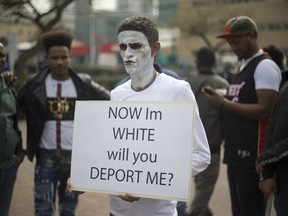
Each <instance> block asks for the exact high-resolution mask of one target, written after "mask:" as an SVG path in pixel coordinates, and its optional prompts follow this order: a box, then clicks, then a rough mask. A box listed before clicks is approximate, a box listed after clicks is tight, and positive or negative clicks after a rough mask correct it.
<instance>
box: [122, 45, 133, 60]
mask: <svg viewBox="0 0 288 216" xmlns="http://www.w3.org/2000/svg"><path fill="white" fill-rule="evenodd" d="M124 57H125V58H128V59H129V58H132V57H133V52H132V49H131V48H130V47H127V49H126V50H125V51H124Z"/></svg>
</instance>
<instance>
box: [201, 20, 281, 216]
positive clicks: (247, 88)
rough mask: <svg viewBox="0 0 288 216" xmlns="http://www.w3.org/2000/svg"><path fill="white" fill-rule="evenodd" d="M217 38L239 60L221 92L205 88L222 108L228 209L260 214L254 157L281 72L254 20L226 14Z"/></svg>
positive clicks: (236, 214)
mask: <svg viewBox="0 0 288 216" xmlns="http://www.w3.org/2000/svg"><path fill="white" fill-rule="evenodd" d="M218 38H223V39H225V40H226V41H227V42H228V43H229V45H230V47H231V49H232V50H233V52H234V53H235V54H236V55H237V57H238V59H239V60H241V61H242V62H241V65H240V67H239V72H238V73H237V74H236V76H235V78H234V79H233V81H232V82H231V83H230V85H229V89H228V92H227V95H226V98H225V97H224V96H223V95H222V94H219V93H217V91H215V89H213V88H212V87H209V86H207V87H205V88H204V90H205V91H204V93H205V95H206V97H207V98H208V99H209V100H210V101H211V103H212V104H213V105H214V106H216V107H218V108H219V109H222V111H223V128H224V140H225V145H224V147H225V150H224V160H223V161H224V163H225V164H227V174H228V183H229V189H230V196H231V202H232V215H233V216H264V215H265V208H266V200H265V199H264V196H263V193H262V192H261V191H260V190H259V188H258V183H259V178H258V174H257V172H256V170H255V161H256V158H257V156H258V155H259V154H260V153H261V152H262V149H263V144H264V140H265V136H266V131H267V125H268V123H269V119H270V117H271V113H272V109H273V106H274V103H275V101H276V98H277V94H278V90H279V85H280V81H281V72H280V69H279V67H278V66H277V65H276V63H275V62H274V61H272V60H271V59H270V57H269V56H268V55H267V54H265V53H264V52H263V50H262V49H260V48H259V45H258V41H257V38H258V30H257V25H256V23H255V22H254V21H253V20H252V19H251V18H249V17H247V16H238V17H234V18H231V19H230V20H228V22H227V23H226V24H225V28H224V33H223V34H222V35H219V36H218Z"/></svg>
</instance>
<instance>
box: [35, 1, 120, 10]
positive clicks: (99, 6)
mask: <svg viewBox="0 0 288 216" xmlns="http://www.w3.org/2000/svg"><path fill="white" fill-rule="evenodd" d="M32 2H33V4H34V5H35V6H36V7H37V8H38V9H39V10H40V11H41V12H45V11H47V10H48V9H49V5H50V2H51V0H41V1H39V0H32ZM92 7H93V8H94V9H95V10H115V8H116V0H93V1H92Z"/></svg>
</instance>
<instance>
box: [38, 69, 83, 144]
mask: <svg viewBox="0 0 288 216" xmlns="http://www.w3.org/2000/svg"><path fill="white" fill-rule="evenodd" d="M58 83H60V84H61V85H62V87H61V98H77V92H76V88H75V85H74V83H73V81H72V79H71V78H69V79H68V80H64V81H58V80H55V79H52V77H51V74H49V75H48V76H47V77H46V79H45V86H46V96H47V98H57V84H58ZM48 109H49V107H48ZM60 130H61V132H60V137H61V138H60V140H61V149H63V150H72V137H73V120H65V121H60ZM56 131H57V129H56V120H49V121H46V122H45V126H44V129H43V133H42V136H41V140H40V145H39V146H40V148H43V149H49V150H52V149H57V143H56V133H57V132H56Z"/></svg>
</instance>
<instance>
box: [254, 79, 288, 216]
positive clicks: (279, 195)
mask: <svg viewBox="0 0 288 216" xmlns="http://www.w3.org/2000/svg"><path fill="white" fill-rule="evenodd" d="M287 110H288V83H287V82H286V83H285V84H284V85H283V86H282V88H281V90H280V92H279V96H278V99H277V102H276V104H275V108H274V112H273V116H272V120H271V123H270V124H269V130H268V133H267V137H266V140H265V145H264V151H263V152H262V153H261V154H260V156H258V158H257V162H256V170H257V172H258V173H259V177H260V183H259V187H260V190H261V191H262V192H263V193H264V196H265V197H266V198H268V197H269V195H270V194H271V193H274V207H275V209H276V213H277V216H286V215H287V212H288V205H287V203H288V181H287V179H288V133H287V128H288V112H287Z"/></svg>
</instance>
